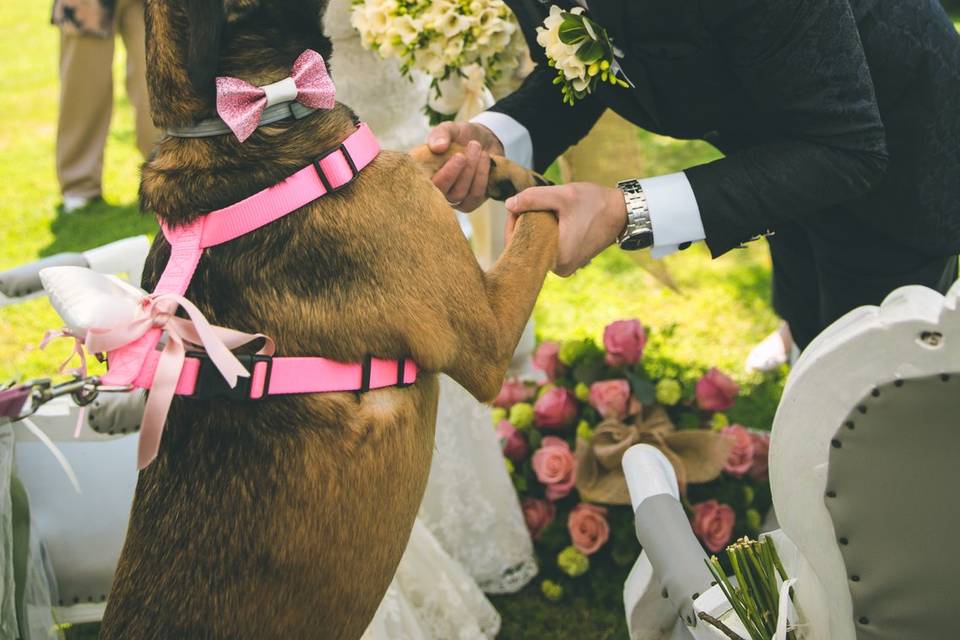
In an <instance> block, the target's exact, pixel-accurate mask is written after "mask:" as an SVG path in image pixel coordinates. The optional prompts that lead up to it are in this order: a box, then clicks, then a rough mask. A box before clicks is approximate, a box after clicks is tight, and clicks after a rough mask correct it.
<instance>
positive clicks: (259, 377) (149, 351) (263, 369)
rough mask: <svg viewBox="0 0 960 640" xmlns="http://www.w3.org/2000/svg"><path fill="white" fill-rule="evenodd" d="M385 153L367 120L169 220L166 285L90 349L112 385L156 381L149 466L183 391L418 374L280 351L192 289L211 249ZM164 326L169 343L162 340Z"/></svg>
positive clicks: (358, 385)
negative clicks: (175, 221) (221, 203)
mask: <svg viewBox="0 0 960 640" xmlns="http://www.w3.org/2000/svg"><path fill="white" fill-rule="evenodd" d="M379 152H380V145H379V144H378V143H377V139H376V138H375V137H374V135H373V133H372V132H371V131H370V128H369V127H368V126H367V125H366V124H363V123H361V124H360V125H359V126H358V127H357V130H356V131H354V132H353V133H352V134H351V135H350V136H349V137H348V138H347V139H346V140H344V142H343V143H342V144H341V145H340V146H338V147H336V148H335V149H333V150H331V151H329V152H327V153H325V154H324V155H323V156H321V157H320V158H318V159H317V160H316V161H314V162H313V163H312V164H311V165H309V166H307V167H305V168H303V169H301V170H300V171H298V172H296V173H295V174H293V175H292V176H290V177H289V178H287V179H286V180H284V181H283V182H280V183H279V184H276V185H273V186H272V187H269V188H267V189H264V190H263V191H260V192H258V193H256V194H254V195H252V196H250V197H249V198H246V199H245V200H242V201H240V202H237V203H236V204H233V205H230V206H229V207H226V208H224V209H220V210H218V211H213V212H211V213H209V214H208V215H205V216H202V217H200V218H198V219H197V220H195V221H193V222H191V223H190V224H187V225H184V226H181V227H176V228H170V227H167V226H165V225H164V226H163V234H164V236H165V237H166V238H167V241H168V242H169V243H170V259H169V261H168V262H167V265H166V268H165V269H164V271H163V275H161V277H160V280H159V282H158V283H157V287H156V290H155V291H154V293H153V294H152V295H150V296H147V297H146V298H144V300H143V302H142V305H143V308H144V309H143V310H144V313H142V314H141V316H142V317H140V318H139V319H138V320H137V321H135V322H134V323H132V324H131V325H129V326H125V327H122V328H120V329H111V330H107V331H91V332H90V333H89V334H88V335H87V340H86V343H87V347H88V349H89V350H90V351H92V352H107V353H108V355H109V371H108V373H107V374H106V376H104V378H103V382H104V384H108V385H134V386H137V387H141V388H144V389H151V393H150V396H149V398H148V401H147V408H146V411H145V413H144V420H143V423H142V425H141V432H140V452H139V456H138V463H139V466H140V468H141V469H142V468H144V467H146V466H147V465H149V464H150V462H152V461H153V459H154V458H155V457H156V454H157V451H158V449H159V444H160V437H161V435H162V431H163V425H164V422H165V421H166V414H167V409H168V408H169V403H170V400H171V399H172V397H173V395H174V394H177V395H181V396H185V397H191V398H225V399H229V400H247V401H251V400H260V399H262V398H265V397H267V396H273V395H285V394H298V393H324V392H335V391H358V392H361V393H363V392H366V391H368V390H370V389H379V388H384V387H392V386H400V387H403V386H408V385H410V384H413V383H414V382H415V381H416V379H417V365H416V363H414V362H413V361H412V360H410V359H401V360H383V359H379V358H373V357H367V358H366V359H365V360H364V361H363V362H362V363H343V362H337V361H334V360H329V359H327V358H320V357H295V358H285V357H277V356H274V355H273V348H274V347H273V341H272V340H270V338H268V337H266V336H263V335H261V334H246V333H241V332H238V331H232V330H230V329H224V328H221V327H212V326H210V325H209V324H208V323H207V321H206V319H205V318H203V315H202V314H201V313H200V312H199V310H197V308H196V307H194V306H193V305H192V304H190V302H189V301H187V300H186V299H184V298H183V295H184V294H185V293H186V291H187V288H188V287H189V285H190V280H191V279H192V278H193V274H194V272H195V271H196V268H197V265H198V264H199V262H200V258H201V256H202V255H203V250H204V249H207V248H209V247H214V246H216V245H219V244H223V243H225V242H229V241H231V240H233V239H235V238H238V237H240V236H242V235H244V234H247V233H250V232H251V231H255V230H256V229H259V228H260V227H263V226H265V225H268V224H270V223H271V222H273V221H275V220H278V219H280V218H282V217H283V216H285V215H288V214H290V213H292V212H294V211H296V210H297V209H299V208H300V207H303V206H304V205H307V204H309V203H311V202H313V201H314V200H317V199H318V198H321V197H323V196H324V195H326V194H328V193H333V192H335V191H338V190H339V189H342V188H343V187H345V186H347V185H349V184H350V183H351V182H353V180H354V179H355V178H356V177H357V176H358V175H359V174H360V171H362V170H363V169H364V168H365V167H366V166H367V165H369V164H370V163H371V162H372V161H373V159H374V158H376V157H377V154H378V153H379ZM177 307H181V308H183V309H184V310H185V311H186V312H187V315H188V318H180V317H177V316H175V315H174V314H175V312H176V309H177ZM164 335H166V338H167V339H166V344H165V345H163V346H162V349H161V344H160V343H161V338H162V337H163V336H164ZM258 338H259V339H265V341H266V344H265V345H264V347H263V348H262V349H261V350H260V352H259V353H257V354H254V355H239V356H235V355H234V354H232V353H230V349H233V348H236V347H239V346H241V345H243V344H246V343H248V342H251V341H253V340H256V339H258ZM185 345H197V346H203V347H204V351H202V352H195V351H188V350H187V348H186V346H185Z"/></svg>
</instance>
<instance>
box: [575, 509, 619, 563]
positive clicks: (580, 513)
mask: <svg viewBox="0 0 960 640" xmlns="http://www.w3.org/2000/svg"><path fill="white" fill-rule="evenodd" d="M567 529H568V530H569V531H570V539H571V540H572V541H573V546H575V547H576V548H577V549H579V550H580V552H581V553H583V554H584V555H587V556H589V555H593V554H594V553H596V552H597V551H598V550H599V549H600V547H602V546H603V545H604V544H605V543H606V542H607V539H608V538H609V537H610V525H609V524H607V510H606V509H604V508H603V507H598V506H596V505H592V504H587V503H586V502H581V503H580V504H578V505H577V506H575V507H574V508H573V511H571V512H570V517H569V518H568V519H567Z"/></svg>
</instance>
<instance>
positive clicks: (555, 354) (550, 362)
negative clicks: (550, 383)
mask: <svg viewBox="0 0 960 640" xmlns="http://www.w3.org/2000/svg"><path fill="white" fill-rule="evenodd" d="M559 354H560V343H559V342H541V343H540V346H538V347H537V350H536V351H534V353H533V366H535V367H536V368H537V369H540V370H541V371H543V372H544V373H545V374H547V378H548V379H549V380H556V379H557V376H558V375H560V373H561V372H562V371H563V365H562V364H561V363H560V355H559Z"/></svg>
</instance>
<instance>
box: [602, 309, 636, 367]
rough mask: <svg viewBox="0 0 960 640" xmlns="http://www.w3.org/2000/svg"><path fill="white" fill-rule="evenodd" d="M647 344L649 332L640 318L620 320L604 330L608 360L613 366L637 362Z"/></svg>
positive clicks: (604, 344)
mask: <svg viewBox="0 0 960 640" xmlns="http://www.w3.org/2000/svg"><path fill="white" fill-rule="evenodd" d="M645 346H647V332H646V330H644V328H643V325H642V324H640V321H639V320H618V321H617V322H611V323H610V324H608V325H607V328H606V329H604V330H603V347H604V349H606V350H607V355H606V358H605V360H606V362H607V364H609V365H611V366H618V365H624V364H628V365H629V364H636V363H638V362H640V358H642V357H643V348H644V347H645Z"/></svg>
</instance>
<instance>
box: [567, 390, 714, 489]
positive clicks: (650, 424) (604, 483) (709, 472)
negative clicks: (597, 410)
mask: <svg viewBox="0 0 960 640" xmlns="http://www.w3.org/2000/svg"><path fill="white" fill-rule="evenodd" d="M635 444H649V445H651V446H653V447H656V448H657V449H659V450H660V452H661V453H663V454H664V455H665V456H666V457H667V460H669V461H670V464H671V465H672V466H673V469H674V471H675V473H676V475H677V484H678V485H679V487H680V493H681V495H682V494H685V493H686V490H687V484H688V483H692V484H699V483H703V482H709V481H711V480H713V479H714V478H716V477H717V476H719V475H720V472H721V471H722V470H723V465H724V464H725V463H726V461H727V459H728V458H729V456H730V449H731V448H732V443H731V441H730V439H729V438H727V437H725V436H723V435H722V434H719V433H716V432H713V431H704V430H700V429H684V430H677V429H676V427H674V425H673V423H672V422H671V421H670V417H669V416H668V415H667V412H666V411H665V410H664V408H663V407H661V406H659V405H654V406H652V407H646V406H645V407H643V408H642V409H641V411H640V412H638V413H637V416H636V418H635V419H634V421H633V422H632V423H629V424H624V423H622V422H620V421H619V420H613V419H608V420H604V421H603V422H602V423H600V424H599V425H598V426H597V428H596V430H595V431H594V433H593V438H592V439H591V440H589V441H587V440H584V439H583V438H577V449H576V458H577V490H578V491H579V492H580V497H581V498H582V499H583V500H585V501H588V502H596V503H599V504H622V505H628V504H630V492H629V490H628V488H627V480H626V477H625V476H624V473H623V466H622V464H621V462H622V460H623V454H624V453H626V452H627V450H628V449H629V448H630V447H632V446H633V445H635Z"/></svg>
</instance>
